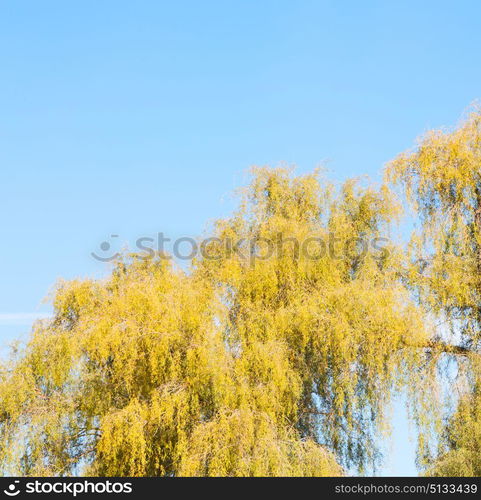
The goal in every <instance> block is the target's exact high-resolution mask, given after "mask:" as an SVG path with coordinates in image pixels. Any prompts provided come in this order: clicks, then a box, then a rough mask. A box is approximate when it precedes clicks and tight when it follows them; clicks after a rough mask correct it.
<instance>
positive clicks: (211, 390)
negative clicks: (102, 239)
mask: <svg viewBox="0 0 481 500" xmlns="http://www.w3.org/2000/svg"><path fill="white" fill-rule="evenodd" d="M398 212H399V209H398V207H397V205H396V204H395V203H394V201H393V199H392V197H391V195H390V193H389V191H388V190H387V188H383V189H381V190H379V191H378V190H375V189H374V188H370V187H368V188H362V187H361V185H360V184H359V183H358V182H354V181H349V182H347V183H346V184H345V185H344V186H343V187H342V189H341V190H340V191H339V193H338V194H336V190H335V189H334V188H333V187H332V186H329V185H327V186H325V187H323V185H322V184H321V182H320V180H319V176H318V174H317V173H314V174H311V175H306V176H301V177H295V176H292V175H291V173H290V172H288V171H285V170H282V169H278V170H270V169H257V170H256V171H255V172H254V176H253V181H252V184H251V185H250V186H249V188H248V189H246V190H245V192H244V195H243V198H242V201H241V205H240V209H239V211H238V212H237V213H235V214H234V215H233V216H232V217H230V218H228V219H226V220H221V221H219V222H218V223H217V224H216V228H215V230H214V233H213V235H212V236H214V237H215V239H212V240H211V243H210V245H209V247H208V251H209V252H208V254H209V258H207V257H204V258H199V259H197V260H196V262H195V263H194V265H193V267H192V269H190V270H189V271H188V272H183V271H180V270H176V269H174V268H172V267H171V266H170V265H168V263H167V261H166V260H165V259H162V258H161V257H158V258H156V259H151V260H142V259H140V258H138V257H136V256H130V257H129V256H126V257H124V258H122V259H121V260H119V262H118V263H117V265H116V267H115V269H114V270H113V272H112V274H111V276H109V277H108V278H107V279H105V280H97V281H95V280H85V281H71V282H62V283H60V284H59V286H58V288H57V291H56V294H55V296H54V299H53V305H54V309H55V317H54V318H53V319H52V320H49V321H44V322H41V323H38V324H37V325H36V327H35V330H34V332H33V336H32V338H31V340H30V342H29V344H28V345H27V347H26V349H25V351H24V352H23V353H22V354H21V355H20V356H18V357H17V358H16V359H13V360H12V361H11V363H9V364H8V365H7V366H5V367H4V369H3V370H2V376H1V379H0V459H1V462H2V464H3V465H2V467H3V470H4V471H5V472H10V473H15V474H22V475H39V474H57V475H69V474H78V473H88V474H95V475H102V476H110V475H112V476H123V475H129V476H156V475H168V476H172V475H214V476H220V475H227V476H279V475H294V476H314V475H339V474H342V473H343V471H342V469H341V467H340V465H338V464H339V463H342V464H345V465H353V466H357V467H359V468H360V469H361V470H362V468H363V467H364V466H365V465H366V464H367V463H370V462H373V461H374V460H375V458H376V445H375V444H376V440H377V437H376V436H377V433H378V431H379V430H380V429H382V428H383V426H384V424H385V415H386V411H385V409H386V406H387V405H388V404H389V401H390V396H391V393H392V390H393V389H395V388H399V387H401V386H402V385H403V384H406V383H413V381H414V380H415V379H417V367H418V366H419V364H420V362H421V361H422V359H423V352H422V351H420V350H419V349H418V347H419V346H420V345H424V344H425V343H426V342H427V334H426V332H425V329H424V324H423V317H422V315H421V314H420V313H419V311H418V309H417V307H416V306H415V305H414V303H413V302H412V301H411V300H410V298H409V295H408V292H407V291H406V289H405V287H404V285H403V284H402V282H401V281H400V279H399V274H400V273H399V269H400V266H402V263H403V255H402V252H401V251H400V250H399V249H397V248H395V247H394V246H393V245H392V244H388V245H385V248H384V249H379V248H377V247H376V246H375V245H373V242H374V243H375V242H376V241H377V240H376V238H380V237H383V236H385V235H386V231H387V228H388V225H389V223H390V222H391V220H393V218H395V217H396V216H397V215H398ZM333 236H334V240H333V239H332V237H333ZM242 240H245V241H247V242H249V244H247V245H244V247H242V245H241V247H242V250H243V252H244V254H242V255H241V253H240V252H237V251H226V248H228V247H229V242H234V243H235V242H239V241H242ZM307 240H308V241H309V243H310V246H309V251H308V252H306V248H307V247H306V246H305V245H304V243H305V242H306V241H307ZM252 242H254V243H252ZM272 242H281V243H282V247H276V249H275V251H274V252H272V255H269V256H268V257H266V255H265V254H262V252H266V251H269V245H271V244H272ZM296 242H297V243H299V244H301V245H302V247H301V248H297V247H296ZM363 244H367V246H368V247H367V249H365V251H363V249H362V248H361V247H362V245H363ZM348 247H349V248H348ZM231 250H232V249H231ZM270 250H272V248H271V249H270ZM348 250H349V251H348ZM361 250H362V251H361ZM262 255H264V257H265V258H261V257H262ZM313 255H314V257H313Z"/></svg>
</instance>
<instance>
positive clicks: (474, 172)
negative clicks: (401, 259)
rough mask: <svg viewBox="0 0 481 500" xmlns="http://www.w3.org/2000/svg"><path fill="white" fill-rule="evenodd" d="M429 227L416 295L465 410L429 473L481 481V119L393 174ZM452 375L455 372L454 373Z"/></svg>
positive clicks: (416, 152)
mask: <svg viewBox="0 0 481 500" xmlns="http://www.w3.org/2000/svg"><path fill="white" fill-rule="evenodd" d="M387 174H388V180H390V181H391V182H394V183H396V184H398V185H400V186H401V187H402V188H403V192H404V193H405V195H406V196H407V199H408V200H409V201H410V202H411V204H412V207H413V208H414V211H415V214H416V215H417V216H418V217H419V220H420V222H421V225H420V227H419V228H417V229H416V230H415V231H414V234H413V238H412V240H411V256H412V262H413V264H414V267H416V268H417V269H416V270H415V271H414V272H411V273H409V282H410V285H411V287H412V290H413V291H414V292H415V293H416V295H417V296H418V299H419V301H420V303H421V304H422V305H423V307H424V308H425V309H426V311H427V313H429V314H430V315H431V316H432V317H433V318H435V319H436V321H437V322H438V327H437V332H436V333H435V335H434V338H433V339H432V342H431V347H434V348H437V350H438V351H444V352H445V353H446V354H447V355H448V356H449V357H451V358H455V359H456V370H457V378H458V379H459V381H460V383H459V384H458V386H459V389H460V390H459V393H458V396H457V398H458V399H457V401H455V404H457V408H456V409H455V411H454V414H453V415H451V416H450V417H449V418H448V419H447V426H446V428H445V432H444V433H443V434H442V435H441V436H440V440H439V444H440V448H439V457H438V461H437V463H436V464H435V465H432V466H431V467H430V468H429V469H428V473H429V474H439V475H444V474H446V475H481V455H480V454H479V450H480V446H481V431H480V429H481V412H480V408H481V394H480V388H481V385H480V375H481V372H480V367H481V365H480V360H479V356H480V348H481V343H480V341H481V113H480V111H479V110H474V111H473V112H471V113H470V114H469V115H468V116H467V117H466V119H465V120H464V121H463V122H462V123H461V124H460V125H459V127H457V128H456V129H454V130H435V131H431V132H429V133H428V134H426V135H425V136H424V137H422V138H421V139H420V141H419V143H418V145H417V146H416V147H415V148H414V149H413V150H411V151H408V152H406V153H403V154H401V155H400V156H399V157H398V158H396V159H395V160H394V161H393V162H392V163H391V164H390V165H389V167H388V169H387ZM451 371H452V370H451Z"/></svg>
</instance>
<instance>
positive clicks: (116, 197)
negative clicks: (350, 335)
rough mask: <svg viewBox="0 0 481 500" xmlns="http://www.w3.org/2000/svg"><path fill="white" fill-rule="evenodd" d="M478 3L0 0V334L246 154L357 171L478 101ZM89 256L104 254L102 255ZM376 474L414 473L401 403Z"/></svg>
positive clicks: (189, 231) (181, 217)
mask: <svg viewBox="0 0 481 500" xmlns="http://www.w3.org/2000/svg"><path fill="white" fill-rule="evenodd" d="M480 17H481V4H480V3H479V2H476V1H466V0H464V1H463V0H462V1H458V2H452V1H449V2H445V1H441V0H437V1H423V2H414V1H397V2H394V1H387V0H385V1H368V0H366V1H364V2H359V1H320V0H318V1H308V0H301V1H298V2H293V1H281V0H260V1H259V0H258V1H254V0H245V1H238V0H237V1H231V0H224V1H217V2H214V1H208V0H205V1H203V2H198V1H181V2H161V1H137V2H127V1H120V0H116V1H107V0H103V1H102V2H99V1H95V2H93V1H89V0H83V1H82V2H65V1H55V2H54V1H49V0H43V1H42V2H38V1H33V0H32V1H22V0H15V1H13V0H12V1H0V204H1V210H0V224H1V226H0V227H1V242H2V244H1V245H0V272H1V281H0V344H5V343H6V342H8V341H10V340H11V339H12V338H14V337H19V336H22V335H23V336H24V335H25V334H26V332H28V329H29V326H28V325H29V323H30V321H31V316H29V315H31V314H32V313H35V314H41V313H44V312H48V306H47V305H42V304H41V300H42V298H44V297H45V296H46V294H47V293H48V291H49V289H50V288H51V286H52V285H53V284H54V283H55V281H56V280H57V278H59V277H64V278H72V277H76V276H87V275H89V276H91V275H99V274H101V273H103V272H105V269H106V268H105V264H101V263H99V262H97V261H95V260H94V259H93V258H92V257H91V255H90V252H92V251H98V248H99V245H100V243H101V242H102V241H104V240H106V239H108V238H109V235H111V234H118V235H119V237H118V239H116V240H115V242H116V244H117V242H119V245H121V244H122V243H124V242H127V241H132V240H134V241H135V239H136V238H137V237H139V236H143V235H154V234H155V233H157V232H158V231H163V232H164V233H166V234H168V235H171V236H173V237H176V236H179V235H197V234H199V233H201V232H202V230H203V229H205V227H206V223H207V222H208V221H209V220H212V219H214V218H216V217H219V216H222V215H224V214H226V213H228V212H229V211H230V210H231V209H232V208H233V206H234V201H233V199H232V198H231V197H230V193H231V191H232V190H233V189H234V188H235V187H236V186H238V185H239V184H241V183H242V182H244V181H245V171H246V169H247V168H248V167H249V166H251V165H253V164H257V165H265V164H269V165H278V164H280V163H288V164H296V165H297V166H298V168H299V170H300V171H301V172H303V171H308V170H311V169H312V168H314V167H316V166H317V165H319V164H322V163H323V164H325V165H326V166H327V168H328V172H329V176H330V177H331V178H332V179H336V180H342V179H344V178H346V177H349V176H359V175H363V174H369V175H370V176H371V177H372V178H373V179H379V174H380V171H381V169H382V166H383V164H384V163H385V162H386V161H388V160H389V159H390V158H392V157H393V156H395V155H396V154H397V153H398V152H400V151H402V150H404V149H405V148H407V147H409V146H410V145H411V144H412V143H413V140H414V139H415V137H416V136H418V135H419V134H420V133H422V132H423V131H425V130H427V129H429V128H431V127H438V126H441V125H451V124H453V123H455V122H456V121H457V119H458V117H459V116H460V114H461V113H462V112H463V111H464V110H465V109H466V108H467V106H468V105H469V104H470V103H471V102H472V101H473V100H475V99H477V98H481V83H480V82H481V65H480V64H479V53H480V49H481V30H479V19H480ZM98 253H100V252H98ZM395 413H396V417H395V425H396V432H395V437H394V440H393V443H394V444H393V451H392V452H391V453H390V465H388V466H386V468H385V470H383V472H384V473H391V474H413V473H415V469H414V465H413V449H412V448H413V447H412V445H410V444H409V442H408V437H407V430H406V422H405V419H404V418H403V416H402V414H403V411H402V406H401V405H397V406H396V411H395Z"/></svg>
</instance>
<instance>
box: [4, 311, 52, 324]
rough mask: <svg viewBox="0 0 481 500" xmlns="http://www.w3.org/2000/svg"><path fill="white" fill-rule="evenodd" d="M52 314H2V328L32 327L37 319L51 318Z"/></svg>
mask: <svg viewBox="0 0 481 500" xmlns="http://www.w3.org/2000/svg"><path fill="white" fill-rule="evenodd" d="M50 316H51V314H49V313H42V312H34V313H0V326H10V325H20V326H28V325H31V324H32V323H33V322H34V321H35V320H37V319H45V318H49V317H50Z"/></svg>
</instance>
